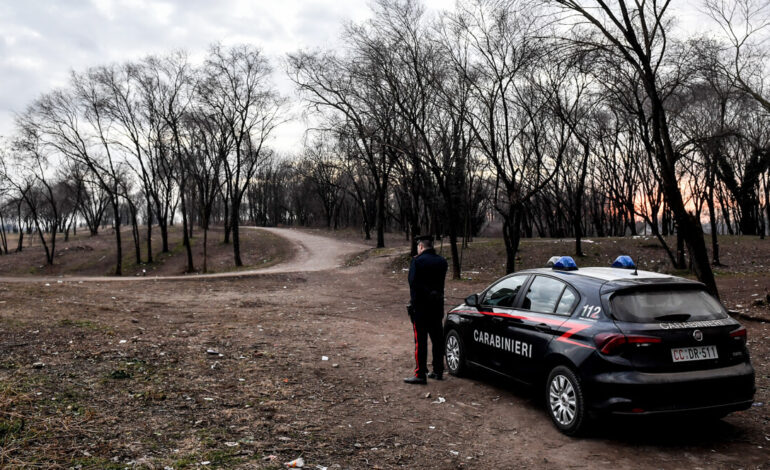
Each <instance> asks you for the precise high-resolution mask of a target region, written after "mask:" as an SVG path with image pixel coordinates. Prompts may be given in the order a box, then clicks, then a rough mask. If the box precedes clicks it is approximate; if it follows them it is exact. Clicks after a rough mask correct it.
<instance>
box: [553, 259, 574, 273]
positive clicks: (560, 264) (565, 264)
mask: <svg viewBox="0 0 770 470" xmlns="http://www.w3.org/2000/svg"><path fill="white" fill-rule="evenodd" d="M577 268H578V267H577V264H575V260H574V259H572V257H571V256H562V257H561V258H559V259H558V260H556V262H555V263H553V269H556V270H559V271H575V270H577Z"/></svg>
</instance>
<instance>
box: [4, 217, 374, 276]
mask: <svg viewBox="0 0 770 470" xmlns="http://www.w3.org/2000/svg"><path fill="white" fill-rule="evenodd" d="M241 228H242V229H244V230H263V231H265V232H270V233H273V234H275V235H278V236H280V237H283V238H285V239H287V240H288V241H289V242H291V244H292V245H293V248H294V255H293V256H292V257H291V259H289V260H287V261H284V262H282V263H279V264H275V265H273V266H270V267H268V268H262V269H243V270H239V271H231V272H223V273H214V274H187V275H183V276H133V277H118V276H57V277H52V276H37V277H30V276H24V277H20V276H0V282H38V283H39V282H43V283H51V282H58V281H63V280H66V281H77V282H115V281H141V280H155V281H157V280H176V281H179V280H190V279H218V278H233V277H249V276H255V275H262V274H276V273H295V272H312V271H324V270H329V269H334V268H337V267H339V266H341V264H342V263H343V261H344V260H345V258H346V257H347V256H349V255H352V254H354V253H358V252H361V251H363V250H366V249H367V248H368V247H367V246H366V245H364V244H361V243H355V242H352V241H346V240H337V239H334V238H329V237H323V236H320V235H314V234H310V233H307V232H303V231H300V230H293V229H287V228H274V227H241Z"/></svg>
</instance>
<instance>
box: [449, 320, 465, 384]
mask: <svg viewBox="0 0 770 470" xmlns="http://www.w3.org/2000/svg"><path fill="white" fill-rule="evenodd" d="M444 351H445V354H444V356H445V357H446V364H447V370H448V371H449V373H450V374H452V375H454V376H456V377H460V376H462V375H463V374H464V373H465V367H466V366H465V350H464V349H463V342H462V340H461V339H460V335H459V334H457V332H456V331H455V330H450V331H449V333H447V335H446V341H445V342H444Z"/></svg>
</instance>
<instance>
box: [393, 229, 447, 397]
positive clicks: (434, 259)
mask: <svg viewBox="0 0 770 470" xmlns="http://www.w3.org/2000/svg"><path fill="white" fill-rule="evenodd" d="M417 241H418V245H417V256H415V257H414V258H413V259H412V264H411V265H410V266H409V293H410V295H411V302H410V304H409V306H408V307H407V311H408V312H409V317H410V319H411V320H412V328H413V330H414V358H415V362H416V363H417V368H416V369H415V370H414V376H413V377H408V378H406V379H404V382H406V383H408V384H425V383H427V380H426V377H430V378H432V379H436V380H441V379H442V378H443V374H444V327H443V324H442V322H443V319H444V279H445V278H446V272H447V262H446V260H445V259H444V258H443V257H442V256H441V255H438V254H437V253H436V250H435V249H433V237H432V236H422V237H418V238H417ZM428 336H430V341H431V343H432V344H433V372H431V373H430V374H428V366H427V361H428Z"/></svg>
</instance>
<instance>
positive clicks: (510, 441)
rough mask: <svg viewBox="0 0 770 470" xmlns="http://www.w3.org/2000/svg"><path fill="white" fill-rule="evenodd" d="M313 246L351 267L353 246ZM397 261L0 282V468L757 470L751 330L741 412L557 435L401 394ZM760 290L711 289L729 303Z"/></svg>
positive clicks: (407, 389) (724, 279) (403, 345)
mask: <svg viewBox="0 0 770 470" xmlns="http://www.w3.org/2000/svg"><path fill="white" fill-rule="evenodd" d="M323 247H324V249H325V250H327V252H336V251H337V250H338V247H339V250H340V251H339V253H338V254H340V255H341V254H343V253H348V256H349V260H351V259H354V258H353V257H352V256H351V253H354V252H355V250H354V249H353V248H354V247H353V246H350V245H348V246H347V247H344V246H340V245H336V244H334V243H333V242H330V243H329V244H328V245H323ZM525 248H526V247H525ZM530 249H531V248H530ZM311 250H312V248H311ZM525 251H526V250H525ZM548 251H551V250H548ZM478 253H479V256H480V253H481V252H480V251H479V252H478ZM533 256H534V255H533ZM765 259H768V258H765ZM398 263H399V261H398V259H394V256H393V254H392V253H390V252H388V251H386V250H375V251H370V252H369V254H368V256H359V257H357V260H356V261H355V262H350V263H348V264H350V265H351V266H348V267H345V268H337V269H334V270H326V271H310V272H293V273H273V274H263V275H259V276H249V277H246V276H243V277H236V278H229V279H217V278H203V279H196V280H192V279H183V280H175V281H167V280H157V281H149V282H126V281H117V282H82V283H81V281H70V280H63V281H62V283H56V282H54V283H49V285H48V286H46V285H45V283H43V282H29V283H13V284H4V285H2V286H1V287H0V331H2V335H1V336H0V351H2V352H3V357H2V358H0V467H9V468H13V467H27V466H29V467H46V468H49V467H53V468H56V467H60V468H69V467H76V466H78V465H80V466H81V467H82V468H109V467H113V468H125V467H133V466H138V467H144V468H164V466H170V467H173V468H196V467H204V466H205V467H208V468H210V467H235V468H280V467H282V466H283V465H282V463H283V462H286V461H289V460H291V459H294V458H296V457H298V456H300V455H301V456H302V457H303V458H304V459H305V461H306V467H309V468H316V465H321V466H325V467H329V468H335V467H336V466H340V467H342V468H520V467H523V468H526V467H529V468H595V467H600V468H639V467H643V466H646V467H654V468H682V467H691V468H765V467H767V466H768V462H770V453H769V452H768V450H767V449H768V446H770V412H769V411H768V406H767V402H768V400H770V396H768V394H769V393H770V365H769V364H768V362H770V350H769V349H768V335H769V334H770V333H769V332H768V329H767V327H768V324H767V323H763V322H760V321H752V320H744V321H743V322H744V324H745V325H746V327H747V328H748V329H749V338H750V349H751V351H752V357H753V363H754V365H755V367H756V369H757V386H758V392H757V396H756V401H757V406H754V407H752V408H751V409H750V410H747V411H745V412H741V413H735V414H732V415H730V416H729V417H727V418H725V419H724V420H722V421H720V422H716V423H710V424H698V423H692V422H688V421H679V422H677V421H674V422H659V421H658V422H644V421H639V420H631V421H628V420H626V421H619V422H610V423H604V424H603V425H602V426H601V427H599V428H598V429H597V430H596V431H595V432H594V433H593V434H592V435H591V436H589V437H587V438H583V439H572V438H568V437H565V436H563V435H561V434H560V433H558V432H557V431H556V430H555V428H554V427H553V426H552V425H551V423H550V422H549V420H548V418H547V416H546V415H545V412H544V410H543V409H542V406H541V405H540V403H539V400H538V397H539V395H540V393H539V391H537V392H534V391H532V390H529V389H522V388H518V387H516V386H514V385H513V384H509V383H507V382H505V381H501V380H499V379H496V378H494V377H488V376H485V375H481V374H474V375H472V376H471V377H470V378H463V379H459V378H454V377H450V378H449V379H448V380H445V381H443V382H435V381H431V382H430V383H429V385H428V386H424V387H415V386H407V385H405V384H403V383H402V382H401V379H402V378H403V377H404V376H406V375H408V374H409V371H411V369H412V368H413V363H412V361H413V359H412V357H413V355H412V348H413V343H412V336H411V334H410V333H411V328H410V325H409V323H408V319H407V317H406V314H405V311H404V307H403V305H404V302H405V300H406V298H407V296H408V292H407V288H406V282H405V281H406V276H405V273H404V272H403V271H401V269H399V268H397V266H398V265H399V264H398ZM274 269H275V270H277V269H278V267H276V268H274ZM478 276H479V278H476V279H473V280H464V281H450V282H449V283H448V289H447V291H448V293H449V295H450V297H451V298H450V300H448V304H449V303H454V302H456V301H457V300H458V299H460V298H462V297H463V296H465V295H466V294H468V293H470V292H474V291H477V290H480V289H481V288H483V286H484V285H485V284H486V283H487V279H486V278H485V276H481V275H480V274H479V275H478ZM489 277H490V278H491V277H493V275H492V274H490V275H489ZM748 279H750V280H751V281H750V282H749V281H748ZM769 280H770V278H769V277H768V276H767V275H764V274H763V273H761V272H758V271H757V272H753V273H751V274H743V275H735V276H727V275H725V276H720V280H719V282H720V286H721V288H722V292H723V297H725V299H726V301H727V302H728V303H732V304H738V303H740V302H742V303H745V304H747V305H748V304H749V302H751V300H752V294H753V293H755V292H753V291H757V290H759V291H761V290H762V288H766V287H767V286H768V285H770V282H768V281H769ZM754 284H756V286H755V285H754ZM744 299H745V300H744ZM763 308H764V307H761V306H756V307H752V308H751V309H747V310H746V311H747V312H752V311H753V312H755V314H756V315H763V310H762V309H763ZM207 351H210V352H207ZM324 356H325V357H327V358H328V360H323V357H324ZM427 393H430V397H429V398H426V394H427ZM438 397H443V398H445V399H446V402H445V403H434V402H435V401H437V398H438ZM271 456H274V457H271ZM203 462H208V464H206V465H204V464H203Z"/></svg>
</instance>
